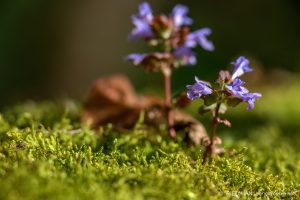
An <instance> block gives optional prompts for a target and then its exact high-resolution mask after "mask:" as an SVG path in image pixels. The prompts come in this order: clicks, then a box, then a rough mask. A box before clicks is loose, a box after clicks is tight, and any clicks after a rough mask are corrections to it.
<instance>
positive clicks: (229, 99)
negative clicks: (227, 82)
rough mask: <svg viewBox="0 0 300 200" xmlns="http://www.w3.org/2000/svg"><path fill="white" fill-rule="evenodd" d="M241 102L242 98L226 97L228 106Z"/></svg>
mask: <svg viewBox="0 0 300 200" xmlns="http://www.w3.org/2000/svg"><path fill="white" fill-rule="evenodd" d="M241 102H242V100H241V99H239V98H237V97H229V98H228V99H227V105H228V106H230V107H235V106H237V105H239V104H240V103H241Z"/></svg>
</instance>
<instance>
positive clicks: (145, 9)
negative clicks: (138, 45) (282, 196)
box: [129, 2, 154, 39]
mask: <svg viewBox="0 0 300 200" xmlns="http://www.w3.org/2000/svg"><path fill="white" fill-rule="evenodd" d="M152 19H153V14H152V9H151V7H150V5H149V4H148V3H146V2H144V3H142V4H140V6H139V13H138V14H136V15H133V16H132V23H133V24H134V26H135V28H134V29H133V30H132V31H131V33H130V35H129V39H147V38H151V37H154V33H153V31H152V27H151V23H152Z"/></svg>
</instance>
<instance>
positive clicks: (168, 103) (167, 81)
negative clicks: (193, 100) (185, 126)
mask: <svg viewBox="0 0 300 200" xmlns="http://www.w3.org/2000/svg"><path fill="white" fill-rule="evenodd" d="M163 75H164V86H165V110H166V118H167V124H168V131H169V135H170V137H171V138H174V137H175V136H176V131H175V128H174V111H173V107H172V97H171V75H172V73H171V69H170V68H169V67H167V68H165V69H164V70H163Z"/></svg>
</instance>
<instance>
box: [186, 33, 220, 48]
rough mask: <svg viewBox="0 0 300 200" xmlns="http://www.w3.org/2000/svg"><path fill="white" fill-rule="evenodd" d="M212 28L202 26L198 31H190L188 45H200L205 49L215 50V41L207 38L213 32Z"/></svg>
mask: <svg viewBox="0 0 300 200" xmlns="http://www.w3.org/2000/svg"><path fill="white" fill-rule="evenodd" d="M211 32H212V31H211V29H210V28H202V29H200V30H198V31H195V32H193V33H190V34H189V35H188V38H187V41H186V46H188V47H196V46H197V45H200V46H201V47H202V48H203V49H205V50H207V51H213V50H214V49H215V47H214V45H213V43H212V42H211V41H209V40H208V39H207V36H209V35H210V34H211Z"/></svg>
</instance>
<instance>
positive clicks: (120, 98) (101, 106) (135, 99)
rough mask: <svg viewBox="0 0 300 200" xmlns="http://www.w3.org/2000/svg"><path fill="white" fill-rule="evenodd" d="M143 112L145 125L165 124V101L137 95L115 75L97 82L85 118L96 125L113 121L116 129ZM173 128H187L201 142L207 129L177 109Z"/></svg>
mask: <svg viewBox="0 0 300 200" xmlns="http://www.w3.org/2000/svg"><path fill="white" fill-rule="evenodd" d="M141 111H144V112H145V122H144V123H145V124H146V125H148V126H152V127H155V128H158V127H159V126H160V125H161V124H162V123H165V107H164V101H163V100H162V99H161V98H159V97H157V96H145V95H138V94H136V92H135V91H134V88H133V87H132V85H131V83H130V82H129V80H128V79H127V78H126V77H125V76H123V75H113V76H109V77H104V78H100V79H99V80H97V81H95V82H94V84H93V85H92V87H91V90H90V92H89V94H88V97H87V101H86V103H85V105H84V112H83V116H82V120H83V121H85V122H90V123H91V125H92V126H93V127H94V128H97V127H98V126H101V125H105V124H107V123H112V124H114V126H115V127H116V128H133V127H134V125H135V123H136V121H137V120H138V118H139V114H140V112H141ZM174 127H175V129H176V130H185V131H186V133H187V138H188V140H189V141H190V142H191V143H193V144H196V145H198V144H200V141H201V139H202V138H203V137H206V136H207V134H206V131H205V129H204V127H203V125H202V124H201V123H200V122H199V121H198V120H196V119H195V118H193V117H192V116H190V115H189V114H187V113H184V112H181V111H178V110H174Z"/></svg>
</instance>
